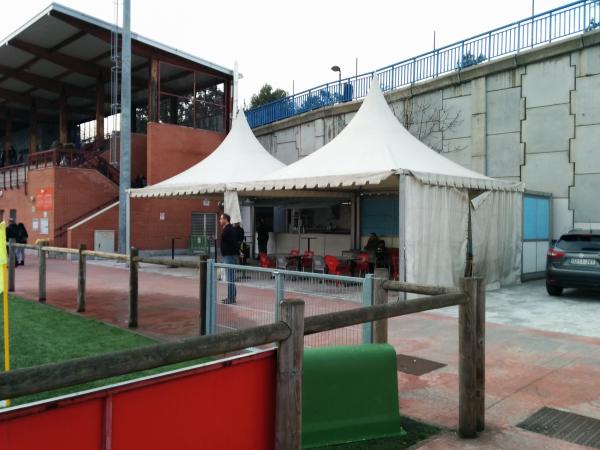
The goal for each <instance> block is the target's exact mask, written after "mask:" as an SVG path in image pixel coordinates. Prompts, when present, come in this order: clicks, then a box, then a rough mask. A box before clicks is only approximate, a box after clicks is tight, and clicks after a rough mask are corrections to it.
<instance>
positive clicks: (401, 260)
mask: <svg viewBox="0 0 600 450" xmlns="http://www.w3.org/2000/svg"><path fill="white" fill-rule="evenodd" d="M398 202H399V218H398V222H399V223H398V279H399V281H406V175H405V174H403V173H401V174H400V175H399V180H398ZM400 299H401V300H406V292H402V293H401V294H400Z"/></svg>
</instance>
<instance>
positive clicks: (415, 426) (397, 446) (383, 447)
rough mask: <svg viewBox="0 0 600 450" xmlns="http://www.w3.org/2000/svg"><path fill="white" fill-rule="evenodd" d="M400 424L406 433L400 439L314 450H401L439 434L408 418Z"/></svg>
mask: <svg viewBox="0 0 600 450" xmlns="http://www.w3.org/2000/svg"><path fill="white" fill-rule="evenodd" d="M400 423H401V424H402V428H404V431H406V434H405V435H403V436H400V437H396V438H389V439H373V440H370V441H364V442H354V443H351V444H340V445H332V446H326V447H319V448H315V449H314V450H401V449H406V448H409V447H410V446H412V445H415V444H416V443H418V442H421V441H422V440H424V439H427V438H428V437H430V436H433V435H436V434H438V433H439V432H440V429H439V428H436V427H434V426H431V425H427V424H424V423H421V422H417V421H415V420H412V419H409V418H408V417H402V419H401V422H400Z"/></svg>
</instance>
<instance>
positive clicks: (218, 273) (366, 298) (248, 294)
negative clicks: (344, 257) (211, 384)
mask: <svg viewBox="0 0 600 450" xmlns="http://www.w3.org/2000/svg"><path fill="white" fill-rule="evenodd" d="M209 280H210V281H211V283H210V284H211V285H212V288H210V295H209V305H210V306H209V314H208V316H209V318H208V320H209V323H208V324H207V325H208V326H207V329H208V330H212V331H213V332H216V333H219V332H223V331H231V330H239V329H243V328H249V327H253V326H257V325H264V324H268V323H273V322H275V321H276V320H278V318H279V303H280V301H281V300H283V299H292V298H293V299H300V300H303V301H304V303H305V312H304V314H305V316H306V317H309V316H313V315H319V314H325V313H331V312H337V311H343V310H348V309H353V308H360V307H362V306H363V305H370V304H371V286H372V278H371V277H370V276H369V277H367V278H353V277H338V276H333V275H322V274H315V273H311V272H295V271H286V270H273V269H263V268H256V267H248V266H231V265H226V264H212V268H211V269H209ZM370 339H371V331H370V324H365V325H356V326H352V327H346V328H340V329H337V330H331V331H327V332H323V333H317V334H314V335H311V336H306V337H305V345H306V346H308V347H316V346H326V345H351V344H359V343H363V342H370Z"/></svg>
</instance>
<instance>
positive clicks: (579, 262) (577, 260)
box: [569, 258, 596, 266]
mask: <svg viewBox="0 0 600 450" xmlns="http://www.w3.org/2000/svg"><path fill="white" fill-rule="evenodd" d="M569 262H570V263H571V264H576V265H578V266H595V265H596V260H595V259H585V258H571V261H569Z"/></svg>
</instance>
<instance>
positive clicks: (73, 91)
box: [0, 64, 94, 100]
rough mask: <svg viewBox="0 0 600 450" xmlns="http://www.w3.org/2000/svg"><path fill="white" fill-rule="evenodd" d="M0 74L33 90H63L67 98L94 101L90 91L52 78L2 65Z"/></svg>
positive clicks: (57, 91)
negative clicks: (21, 82) (33, 88)
mask: <svg viewBox="0 0 600 450" xmlns="http://www.w3.org/2000/svg"><path fill="white" fill-rule="evenodd" d="M0 74H3V75H5V77H6V78H13V79H15V80H19V81H23V82H24V83H27V84H30V85H31V86H33V87H35V88H40V89H44V90H46V91H50V92H56V93H60V92H62V90H63V89H64V90H65V91H66V93H67V95H68V96H69V97H80V98H87V99H92V100H93V99H94V93H93V92H91V91H90V90H87V89H84V88H81V87H79V86H75V85H73V84H69V83H62V82H60V81H56V80H53V79H52V78H47V77H43V76H40V75H35V74H33V73H30V72H25V71H24V70H17V69H12V68H10V67H7V66H4V65H2V64H0Z"/></svg>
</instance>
